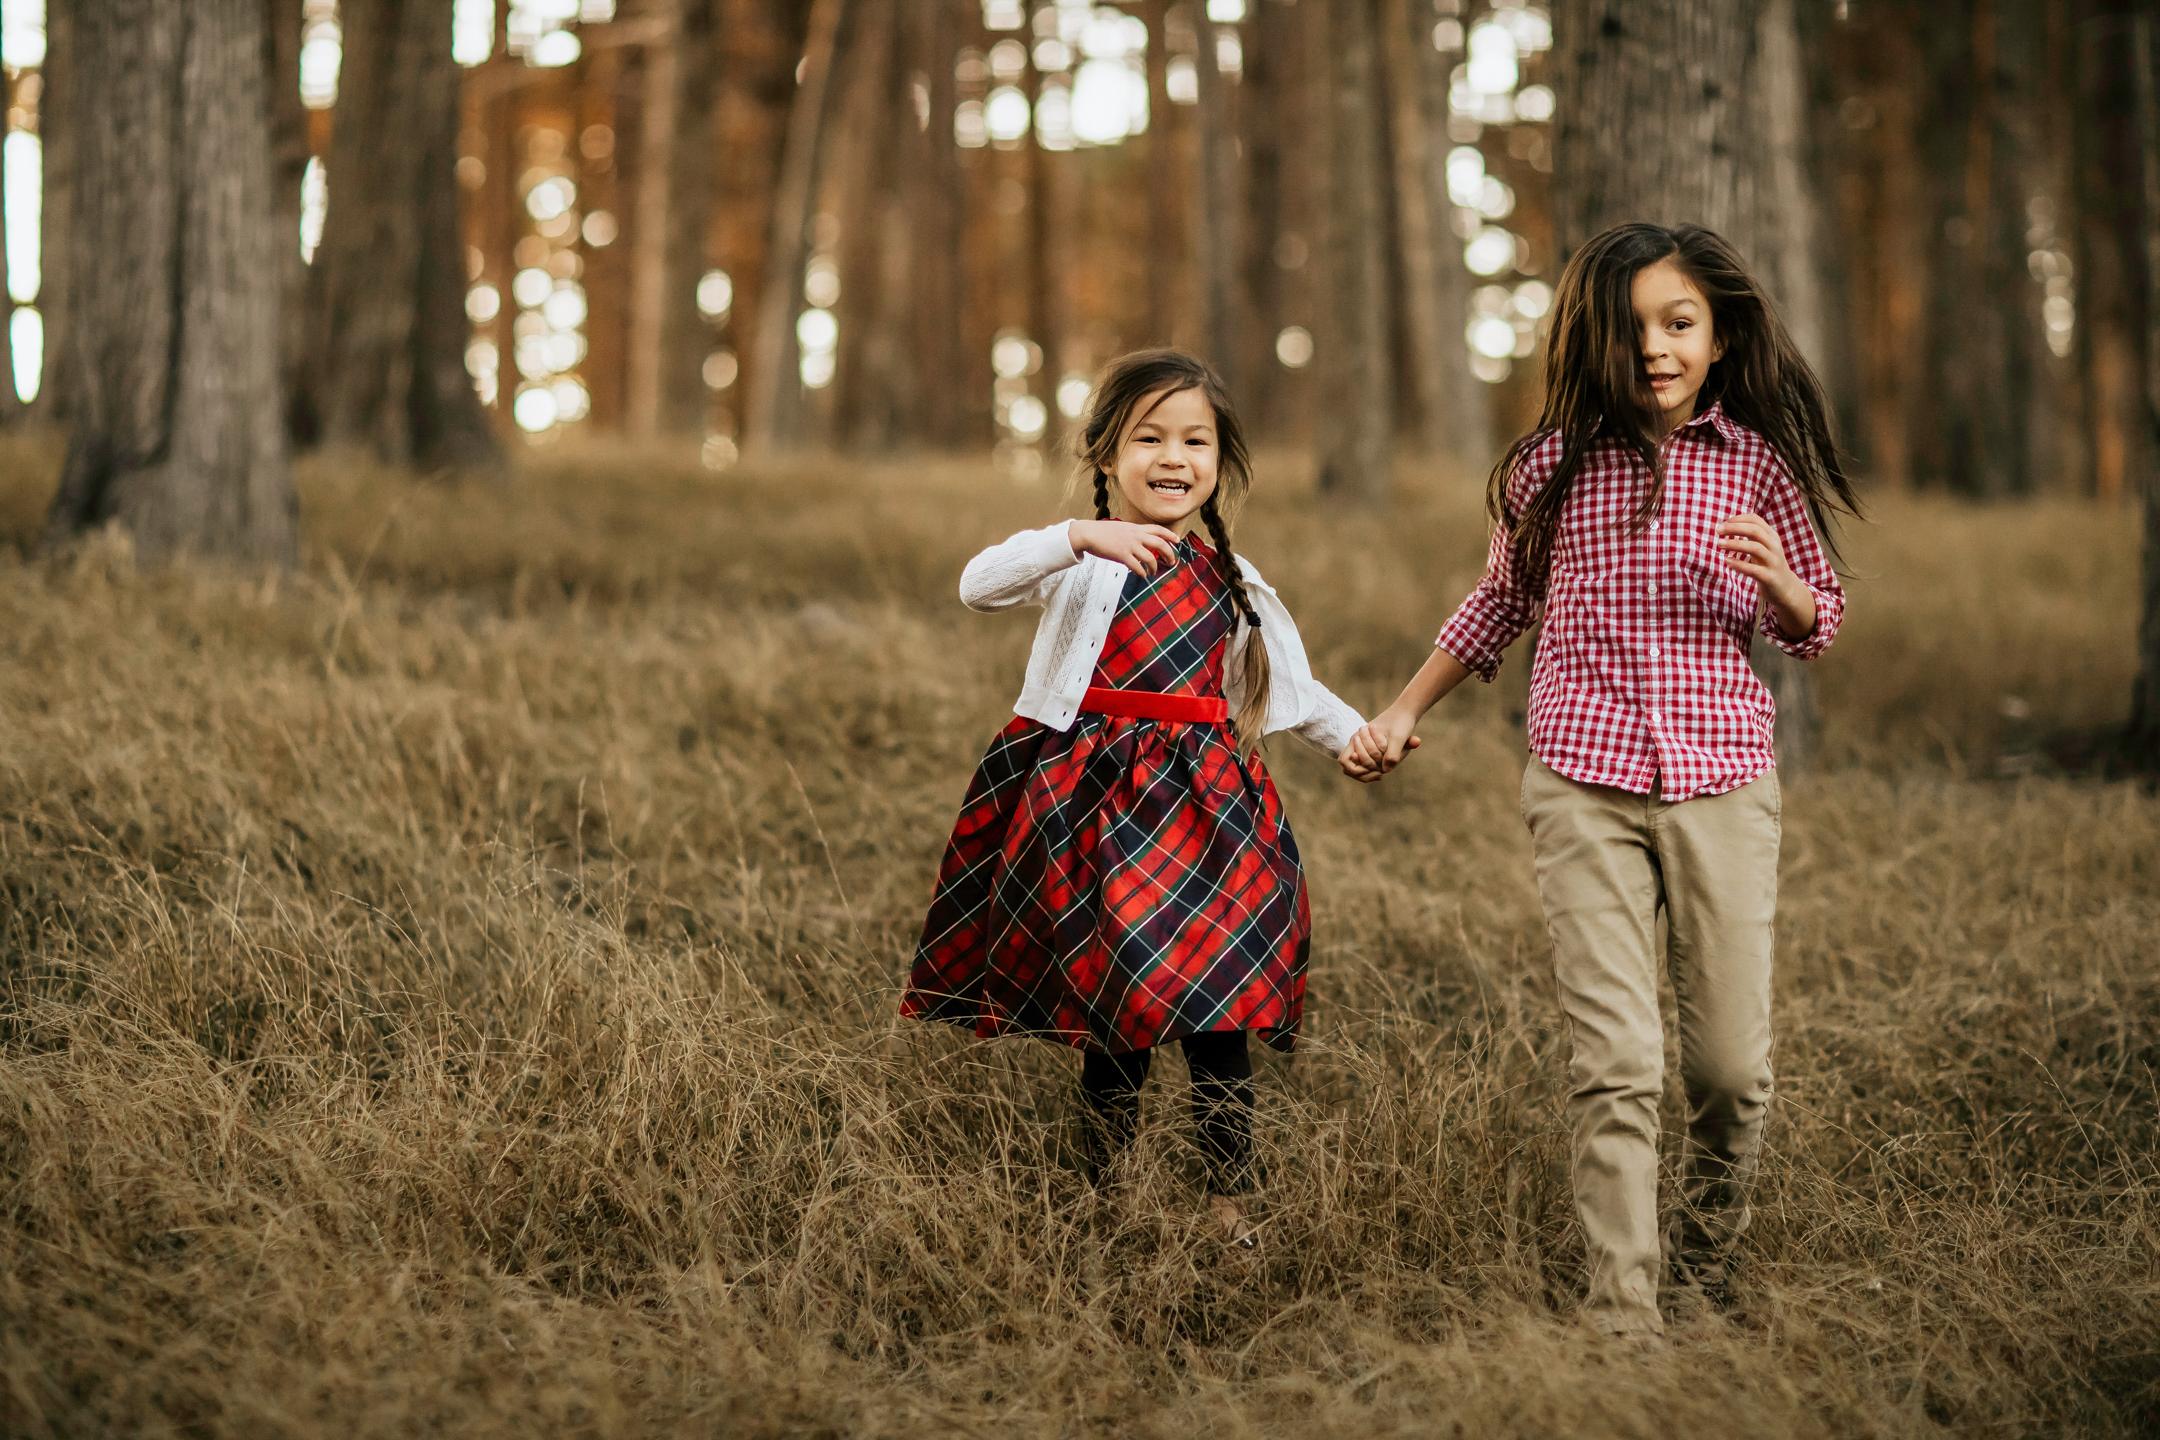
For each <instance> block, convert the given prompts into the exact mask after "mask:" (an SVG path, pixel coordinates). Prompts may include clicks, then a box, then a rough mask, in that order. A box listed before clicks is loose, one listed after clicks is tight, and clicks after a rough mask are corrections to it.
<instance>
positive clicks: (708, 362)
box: [698, 350, 742, 390]
mask: <svg viewBox="0 0 2160 1440" xmlns="http://www.w3.org/2000/svg"><path fill="white" fill-rule="evenodd" d="M741 372H742V366H741V364H740V363H739V362H738V361H737V360H736V358H735V352H734V351H732V350H715V351H713V352H712V354H710V355H707V356H706V357H705V363H704V364H703V365H702V366H700V367H699V369H698V374H699V376H700V377H701V378H702V379H703V380H704V381H705V388H706V389H708V390H725V389H727V388H728V386H730V385H733V384H734V383H735V377H736V376H737V375H739V374H740V373H741Z"/></svg>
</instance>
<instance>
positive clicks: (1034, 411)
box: [1005, 395, 1050, 440]
mask: <svg viewBox="0 0 2160 1440" xmlns="http://www.w3.org/2000/svg"><path fill="white" fill-rule="evenodd" d="M1005 418H1006V423H1007V424H1008V425H1010V426H1011V427H1012V432H1013V434H1014V435H1016V436H1018V437H1019V438H1020V439H1022V440H1035V439H1038V438H1040V437H1041V435H1042V433H1043V429H1044V427H1046V426H1047V425H1048V424H1049V423H1050V411H1049V409H1048V407H1046V406H1045V405H1044V404H1043V402H1042V401H1040V400H1038V399H1036V398H1035V397H1034V396H1033V395H1022V396H1020V397H1019V398H1018V399H1016V400H1014V401H1013V402H1012V405H1011V406H1010V407H1009V408H1008V409H1007V410H1006V412H1005Z"/></svg>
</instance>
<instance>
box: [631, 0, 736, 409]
mask: <svg viewBox="0 0 2160 1440" xmlns="http://www.w3.org/2000/svg"><path fill="white" fill-rule="evenodd" d="M719 9H720V6H719V0H675V3H674V4H673V6H672V7H671V12H672V13H671V14H670V17H669V18H670V22H671V26H672V28H671V30H670V33H669V37H668V39H667V41H666V42H665V43H663V44H661V45H657V46H654V47H652V48H651V49H650V50H649V51H648V55H647V60H646V69H645V89H646V101H645V106H644V109H643V112H642V114H643V117H644V129H643V133H642V135H641V137H640V143H641V147H642V149H641V153H640V156H639V165H638V177H639V178H638V192H637V202H636V203H637V230H636V238H635V240H634V242H633V244H634V252H633V256H632V261H633V266H634V273H633V279H632V281H631V321H630V339H629V357H628V370H629V374H628V383H627V389H628V397H627V398H628V402H629V403H628V415H627V418H628V422H629V423H628V427H627V428H628V429H629V431H630V433H631V434H633V435H640V436H649V435H655V434H666V435H693V436H697V435H703V434H704V433H705V429H706V421H707V419H708V417H709V415H710V413H711V409H712V396H711V393H710V392H709V391H708V390H707V389H706V388H705V381H704V377H703V375H702V373H701V372H702V369H703V366H704V363H705V355H706V352H707V351H708V350H709V349H710V348H711V345H712V328H711V326H710V325H708V324H707V323H706V321H705V318H704V317H703V316H702V315H701V314H699V313H698V308H697V302H696V295H697V283H698V280H699V278H700V277H701V276H702V275H704V273H705V271H706V269H707V268H708V266H709V264H710V256H709V254H708V253H707V252H708V248H709V244H710V240H711V233H712V200H713V185H714V179H715V167H716V158H717V154H718V138H717V136H716V133H715V115H716V112H717V109H718V103H719V96H720V40H719V29H720V15H719Z"/></svg>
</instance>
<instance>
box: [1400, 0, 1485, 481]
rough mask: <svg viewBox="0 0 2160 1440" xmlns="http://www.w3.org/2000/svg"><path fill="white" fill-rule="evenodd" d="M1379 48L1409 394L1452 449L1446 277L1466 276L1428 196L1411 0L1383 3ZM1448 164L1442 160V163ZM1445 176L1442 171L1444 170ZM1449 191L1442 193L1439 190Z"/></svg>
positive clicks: (1455, 357) (1455, 366)
mask: <svg viewBox="0 0 2160 1440" xmlns="http://www.w3.org/2000/svg"><path fill="white" fill-rule="evenodd" d="M1380 23H1381V32H1380V33H1381V34H1382V35H1383V36H1384V37H1385V39H1384V41H1383V43H1382V44H1381V46H1380V51H1381V54H1382V56H1383V57H1384V58H1385V60H1386V72H1387V113H1388V126H1389V139H1390V141H1391V142H1392V143H1391V144H1390V146H1389V153H1390V155H1391V157H1392V158H1393V161H1394V167H1393V168H1394V174H1393V175H1392V177H1391V178H1392V180H1393V183H1394V187H1395V205H1394V211H1395V245H1396V254H1397V258H1398V261H1399V264H1400V266H1401V270H1402V278H1403V295H1402V300H1403V307H1404V309H1405V310H1406V311H1407V312H1408V316H1407V323H1406V324H1405V326H1404V331H1405V336H1406V338H1407V340H1408V341H1409V346H1408V348H1409V352H1410V353H1409V358H1410V379H1411V394H1412V398H1413V399H1414V400H1415V401H1416V419H1417V435H1418V438H1419V440H1420V442H1421V444H1422V448H1424V449H1425V450H1426V451H1428V452H1434V453H1437V452H1439V451H1441V450H1443V449H1447V448H1451V447H1452V446H1453V445H1454V444H1455V441H1456V438H1457V433H1458V431H1459V430H1460V428H1461V421H1462V417H1461V416H1460V415H1459V414H1458V413H1457V412H1458V410H1459V409H1460V408H1461V406H1460V401H1461V398H1462V397H1461V395H1460V393H1459V387H1454V386H1451V385H1450V383H1449V382H1450V381H1451V380H1453V379H1454V378H1455V376H1454V373H1453V372H1454V371H1456V370H1464V369H1465V366H1464V363H1463V353H1464V346H1463V343H1462V339H1461V336H1460V334H1459V332H1460V330H1461V329H1462V323H1461V319H1462V307H1460V306H1457V307H1456V308H1455V309H1454V311H1453V312H1452V313H1450V312H1448V311H1446V310H1444V309H1443V305H1442V302H1441V298H1440V287H1441V285H1442V283H1443V273H1444V272H1456V271H1461V270H1462V268H1463V267H1462V266H1461V265H1460V264H1459V263H1455V261H1454V257H1453V256H1451V255H1445V254H1443V253H1442V248H1441V237H1442V236H1444V235H1445V234H1446V231H1444V230H1442V231H1440V232H1438V233H1437V234H1436V233H1435V231H1434V228H1433V220H1434V213H1435V209H1436V207H1435V206H1434V205H1433V203H1432V196H1431V195H1430V193H1429V192H1428V189H1427V187H1428V185H1429V184H1430V183H1431V181H1432V180H1433V178H1434V167H1433V166H1432V163H1431V160H1432V156H1431V155H1430V154H1429V153H1428V151H1429V150H1430V149H1431V146H1430V145H1429V143H1428V132H1427V129H1426V113H1425V85H1424V75H1423V74H1422V71H1423V70H1424V69H1425V57H1426V55H1427V53H1428V52H1431V51H1432V46H1431V45H1430V44H1429V43H1428V44H1422V45H1421V44H1418V43H1416V42H1417V41H1418V40H1420V39H1422V38H1423V37H1422V36H1420V35H1419V34H1418V33H1417V31H1418V30H1419V28H1420V27H1428V23H1429V22H1428V21H1427V19H1426V16H1425V13H1424V11H1423V9H1422V8H1420V10H1419V11H1418V12H1417V13H1416V18H1415V19H1413V18H1412V12H1411V9H1410V5H1409V3H1408V0H1380ZM1443 164H1444V162H1443ZM1442 173H1443V174H1444V170H1443V171H1442ZM1442 193H1443V194H1445V192H1444V191H1443V192H1442Z"/></svg>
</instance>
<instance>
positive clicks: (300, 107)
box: [263, 0, 316, 445]
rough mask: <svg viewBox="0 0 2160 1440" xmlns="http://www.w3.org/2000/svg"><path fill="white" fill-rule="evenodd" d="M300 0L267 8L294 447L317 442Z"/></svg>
mask: <svg viewBox="0 0 2160 1440" xmlns="http://www.w3.org/2000/svg"><path fill="white" fill-rule="evenodd" d="M302 18H303V5H302V0H268V3H266V4H265V5H264V6H263V19H264V32H263V74H264V76H265V77H266V82H267V84H268V85H269V87H270V95H269V104H268V106H267V109H268V115H269V126H270V214H271V220H272V231H273V234H274V235H275V237H276V242H277V243H276V246H275V248H274V251H273V254H272V257H271V258H272V261H273V263H274V264H275V265H276V267H277V274H278V315H279V328H278V388H279V392H280V393H281V394H282V395H283V396H284V397H285V406H286V417H285V419H286V430H287V434H288V437H289V438H290V439H291V441H292V442H293V443H294V444H296V445H309V444H313V443H314V441H315V438H316V437H315V429H316V427H315V420H314V416H313V415H312V414H311V413H309V411H308V409H307V407H306V405H305V404H304V403H303V402H304V397H305V396H306V394H307V364H308V360H309V358H310V357H309V351H310V349H311V348H312V342H311V340H310V337H309V334H308V307H307V301H308V263H307V261H306V260H305V259H304V258H303V257H302V256H301V254H300V210H301V193H300V192H301V188H302V185H303V182H305V180H306V178H307V166H308V153H309V152H308V112H307V106H306V105H304V104H302V103H301V100H300V27H301V23H302Z"/></svg>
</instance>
